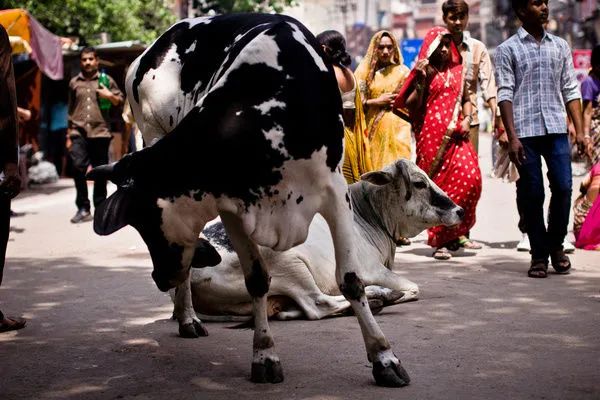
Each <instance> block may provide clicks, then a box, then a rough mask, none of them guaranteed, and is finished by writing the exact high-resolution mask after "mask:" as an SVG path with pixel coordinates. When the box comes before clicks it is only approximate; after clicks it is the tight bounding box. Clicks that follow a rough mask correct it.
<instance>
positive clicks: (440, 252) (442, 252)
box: [432, 247, 452, 261]
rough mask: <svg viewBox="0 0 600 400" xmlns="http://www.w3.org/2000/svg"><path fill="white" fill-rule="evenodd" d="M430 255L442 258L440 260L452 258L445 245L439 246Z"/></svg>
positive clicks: (437, 258) (438, 258)
mask: <svg viewBox="0 0 600 400" xmlns="http://www.w3.org/2000/svg"><path fill="white" fill-rule="evenodd" d="M432 256H433V258H435V259H436V260H442V261H445V260H449V259H451V258H452V254H450V252H449V251H448V249H447V248H445V247H440V248H437V249H435V251H434V252H433V254H432Z"/></svg>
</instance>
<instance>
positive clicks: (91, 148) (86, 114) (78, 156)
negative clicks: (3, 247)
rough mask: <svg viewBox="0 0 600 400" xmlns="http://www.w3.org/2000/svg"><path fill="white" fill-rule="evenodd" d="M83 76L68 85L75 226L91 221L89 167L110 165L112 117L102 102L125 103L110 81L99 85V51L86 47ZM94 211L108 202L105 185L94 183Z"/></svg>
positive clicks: (80, 60)
mask: <svg viewBox="0 0 600 400" xmlns="http://www.w3.org/2000/svg"><path fill="white" fill-rule="evenodd" d="M79 62H80V67H81V72H80V73H79V74H78V75H77V76H75V77H74V78H73V79H71V81H70V82H69V129H68V133H67V135H68V138H67V148H68V149H69V155H70V157H71V160H72V162H73V167H74V168H73V169H74V172H73V174H74V175H73V179H74V181H75V189H76V191H77V197H76V199H75V204H76V205H77V213H76V214H75V216H74V217H73V218H71V222H72V223H74V224H76V223H79V222H83V221H89V220H91V219H92V215H91V213H90V200H89V198H88V190H87V181H86V178H85V174H86V172H87V169H88V167H89V166H90V165H91V166H92V167H96V166H98V165H102V164H107V163H108V146H109V144H110V140H111V138H112V135H111V133H110V130H109V127H110V122H109V115H108V112H107V111H106V110H104V111H103V110H101V109H100V107H99V104H98V102H99V101H100V99H106V100H108V101H110V103H111V104H112V105H113V106H117V105H119V104H120V103H122V102H123V95H122V93H121V91H120V90H119V88H118V87H117V84H116V83H115V81H114V80H113V79H112V78H111V77H108V78H109V85H108V87H105V86H103V85H101V84H99V82H98V78H99V74H98V65H99V59H98V56H97V54H96V50H95V49H94V48H92V47H86V48H84V49H83V50H82V51H81V54H80V57H79ZM93 199H94V207H96V206H98V204H100V203H101V202H102V201H104V200H105V199H106V181H95V182H94V194H93Z"/></svg>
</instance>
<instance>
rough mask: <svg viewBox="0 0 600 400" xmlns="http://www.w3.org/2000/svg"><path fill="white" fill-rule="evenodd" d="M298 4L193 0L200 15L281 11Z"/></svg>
mask: <svg viewBox="0 0 600 400" xmlns="http://www.w3.org/2000/svg"><path fill="white" fill-rule="evenodd" d="M295 4H297V2H296V1H295V0H192V6H193V7H194V9H196V10H197V12H198V15H203V14H208V13H216V14H226V13H231V12H275V13H278V12H281V11H283V9H284V7H286V6H293V5H295Z"/></svg>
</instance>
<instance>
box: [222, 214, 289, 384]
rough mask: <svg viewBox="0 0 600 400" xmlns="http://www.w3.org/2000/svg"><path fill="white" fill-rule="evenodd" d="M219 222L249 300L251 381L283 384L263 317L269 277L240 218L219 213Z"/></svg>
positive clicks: (265, 317) (273, 347)
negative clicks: (240, 268) (235, 259)
mask: <svg viewBox="0 0 600 400" xmlns="http://www.w3.org/2000/svg"><path fill="white" fill-rule="evenodd" d="M221 220H222V221H223V225H224V226H225V230H226V231H227V235H228V236H229V239H230V240H231V243H232V245H233V248H234V250H235V252H236V253H237V255H238V257H239V259H240V264H241V266H242V270H243V271H244V279H245V282H246V288H247V289H248V293H250V296H251V297H252V310H253V313H254V324H255V327H254V340H253V346H252V347H253V357H252V373H251V378H250V379H251V380H252V381H253V382H257V383H266V382H271V383H278V382H282V381H283V370H282V368H281V363H280V361H279V357H278V356H277V354H276V353H275V342H274V341H273V336H272V335H271V330H270V329H269V323H268V320H267V318H268V315H267V292H268V291H269V283H270V280H271V278H270V276H269V274H268V271H267V269H266V266H265V262H264V259H263V258H262V257H261V255H260V253H259V252H258V247H257V245H256V243H254V242H253V241H252V240H250V238H249V237H248V235H246V233H245V232H244V230H243V228H242V224H241V221H240V219H239V218H238V217H237V216H236V215H234V214H230V213H225V212H224V213H222V214H221Z"/></svg>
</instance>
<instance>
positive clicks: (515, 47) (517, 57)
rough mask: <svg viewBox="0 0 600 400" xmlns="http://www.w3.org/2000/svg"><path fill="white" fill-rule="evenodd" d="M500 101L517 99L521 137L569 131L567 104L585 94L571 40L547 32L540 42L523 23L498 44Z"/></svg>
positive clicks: (516, 116)
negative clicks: (580, 85) (576, 72)
mask: <svg viewBox="0 0 600 400" xmlns="http://www.w3.org/2000/svg"><path fill="white" fill-rule="evenodd" d="M495 62H496V82H497V84H498V103H500V102H502V101H510V102H512V103H513V117H514V121H515V131H516V134H517V137H519V138H524V137H532V136H543V135H545V134H546V133H567V114H566V110H565V104H566V103H568V102H570V101H571V100H576V99H580V98H581V94H580V92H579V85H578V83H577V79H576V78H575V71H574V69H573V57H572V56H571V50H570V48H569V45H568V44H567V42H566V41H565V40H563V39H561V38H559V37H557V36H554V35H551V34H549V33H548V32H545V34H544V37H543V38H542V40H541V42H540V43H539V44H538V42H537V41H536V40H535V39H534V38H533V36H531V35H530V34H529V33H527V31H526V30H525V29H523V28H522V27H521V28H519V30H518V31H517V33H516V34H514V35H513V36H511V37H510V38H508V39H507V40H506V41H504V42H503V43H502V44H501V45H500V46H498V47H497V48H496V55H495Z"/></svg>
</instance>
